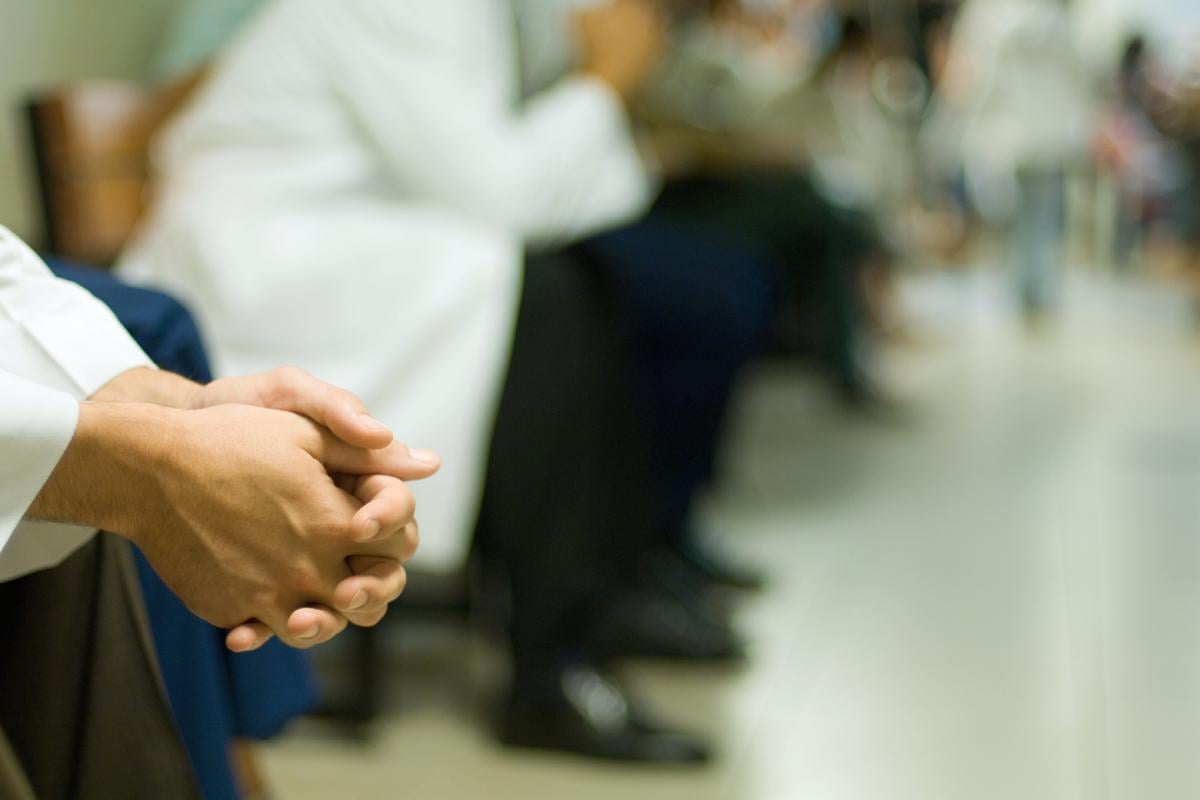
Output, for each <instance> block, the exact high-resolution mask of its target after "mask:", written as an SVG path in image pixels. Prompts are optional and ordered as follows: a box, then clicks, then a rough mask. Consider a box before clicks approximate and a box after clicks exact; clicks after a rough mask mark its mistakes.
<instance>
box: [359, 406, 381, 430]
mask: <svg viewBox="0 0 1200 800" xmlns="http://www.w3.org/2000/svg"><path fill="white" fill-rule="evenodd" d="M358 421H359V424H361V425H362V426H363V427H364V428H370V429H371V430H373V431H386V430H387V429H388V428H387V426H386V425H384V424H383V423H382V422H380V421H379V420H377V419H375V418H374V417H372V416H371V415H370V414H368V413H366V412H365V411H364V412H362V413H360V414H359V415H358Z"/></svg>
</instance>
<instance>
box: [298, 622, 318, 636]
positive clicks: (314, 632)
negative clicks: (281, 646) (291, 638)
mask: <svg viewBox="0 0 1200 800" xmlns="http://www.w3.org/2000/svg"><path fill="white" fill-rule="evenodd" d="M320 632H321V626H320V625H318V624H317V623H315V622H314V623H313V624H312V625H310V626H309V627H308V630H306V631H305V632H304V633H300V634H297V635H296V638H297V639H315V638H317V634H318V633H320Z"/></svg>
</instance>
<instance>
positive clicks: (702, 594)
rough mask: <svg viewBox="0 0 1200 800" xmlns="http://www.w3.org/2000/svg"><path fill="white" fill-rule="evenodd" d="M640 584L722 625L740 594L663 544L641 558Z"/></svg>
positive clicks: (735, 604)
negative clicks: (660, 592) (661, 592)
mask: <svg viewBox="0 0 1200 800" xmlns="http://www.w3.org/2000/svg"><path fill="white" fill-rule="evenodd" d="M640 585H641V586H643V587H646V588H648V589H650V590H652V591H663V592H666V593H667V594H669V595H670V596H672V597H674V598H675V599H676V600H679V601H680V602H681V603H683V604H684V605H685V606H688V607H689V608H691V609H693V610H695V611H696V613H698V614H700V616H702V617H705V618H706V619H709V620H712V621H714V622H717V623H719V624H724V625H728V624H730V622H731V620H732V618H733V612H734V609H735V608H736V607H737V602H736V601H737V600H738V595H739V594H740V593H739V592H736V591H734V590H731V589H730V588H729V587H727V586H723V585H721V584H719V583H717V582H716V581H713V580H711V579H710V578H709V577H708V576H707V575H705V574H704V573H702V572H701V571H700V570H699V569H697V568H696V567H695V566H693V565H692V562H691V561H689V560H688V559H686V558H684V557H683V555H681V554H680V553H679V551H678V550H676V549H675V548H674V547H668V546H666V545H664V546H662V547H655V548H654V549H652V550H650V551H648V552H647V553H646V554H645V555H644V556H643V557H642V564H641V571H640Z"/></svg>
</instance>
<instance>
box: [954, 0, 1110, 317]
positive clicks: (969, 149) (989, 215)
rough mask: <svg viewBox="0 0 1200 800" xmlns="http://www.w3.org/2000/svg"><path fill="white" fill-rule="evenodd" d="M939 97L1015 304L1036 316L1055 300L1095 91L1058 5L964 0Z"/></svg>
mask: <svg viewBox="0 0 1200 800" xmlns="http://www.w3.org/2000/svg"><path fill="white" fill-rule="evenodd" d="M949 59H950V60H949V64H948V65H947V66H946V68H945V69H946V71H947V74H946V77H945V81H944V83H943V84H942V87H941V91H942V93H943V97H944V99H945V101H946V103H947V104H949V105H950V106H952V107H953V108H954V109H955V110H956V112H957V113H958V114H960V115H961V116H962V118H963V121H962V158H963V167H964V173H965V176H966V179H967V185H968V187H969V189H970V191H971V195H972V198H973V202H974V204H975V206H976V208H977V209H978V210H979V212H980V214H981V215H982V216H983V218H984V219H985V220H987V222H988V223H989V224H990V225H992V226H995V227H999V228H1003V229H1005V230H1007V231H1008V234H1007V238H1008V249H1009V259H1010V260H1011V263H1012V265H1013V266H1012V268H1013V273H1014V275H1013V280H1014V284H1015V286H1016V289H1017V297H1018V301H1019V303H1020V308H1021V309H1022V312H1023V313H1024V314H1025V316H1026V318H1028V319H1030V320H1037V319H1039V318H1041V317H1042V316H1043V315H1044V314H1047V313H1050V312H1052V311H1053V310H1054V309H1055V308H1056V306H1057V305H1058V303H1059V301H1060V294H1061V284H1062V272H1063V260H1064V249H1063V248H1064V241H1063V236H1064V234H1065V230H1066V213H1067V212H1066V205H1065V203H1066V185H1067V177H1068V174H1069V173H1070V172H1071V171H1073V170H1075V169H1076V168H1078V167H1080V166H1082V165H1083V161H1084V159H1085V157H1086V156H1087V154H1088V145H1089V143H1090V140H1091V136H1092V131H1093V130H1094V119H1093V97H1092V95H1093V92H1094V91H1095V86H1094V84H1093V81H1092V79H1091V76H1090V75H1089V74H1088V73H1087V70H1086V67H1085V64H1084V61H1083V57H1082V55H1081V53H1080V51H1079V48H1078V46H1077V44H1076V42H1075V33H1074V31H1073V30H1072V28H1071V25H1070V21H1069V17H1068V14H1067V4H1066V3H1065V2H1063V1H1062V0H968V2H966V3H965V4H964V6H963V8H962V9H961V11H960V16H959V19H958V22H957V24H956V26H955V29H954V33H953V34H952V40H951V43H950V55H949Z"/></svg>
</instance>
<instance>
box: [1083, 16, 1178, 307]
mask: <svg viewBox="0 0 1200 800" xmlns="http://www.w3.org/2000/svg"><path fill="white" fill-rule="evenodd" d="M1197 60H1198V61H1200V59H1197ZM1173 61H1174V62H1176V63H1174V64H1173V63H1172V62H1173ZM1198 74H1200V69H1193V68H1192V67H1191V66H1190V64H1189V59H1188V58H1187V57H1184V58H1182V59H1180V58H1179V57H1178V55H1176V56H1175V57H1174V58H1172V57H1170V56H1168V55H1167V53H1165V52H1164V48H1163V46H1162V45H1161V44H1159V43H1156V41H1154V40H1152V39H1151V38H1150V37H1149V36H1148V35H1141V34H1139V35H1136V36H1133V37H1131V38H1130V39H1129V41H1128V42H1127V43H1126V46H1125V48H1124V51H1123V52H1122V56H1121V61H1120V64H1119V67H1118V71H1117V76H1116V81H1115V87H1114V97H1113V103H1112V109H1111V111H1110V112H1109V114H1108V118H1107V119H1106V120H1105V124H1104V125H1103V126H1102V130H1101V136H1100V137H1099V144H1100V154H1101V157H1102V160H1103V162H1104V163H1105V164H1106V165H1107V166H1108V167H1109V168H1110V169H1111V170H1112V172H1113V174H1114V175H1115V176H1116V177H1117V180H1118V182H1119V185H1120V189H1121V200H1122V206H1121V212H1122V213H1121V219H1120V222H1119V224H1120V228H1119V237H1118V242H1117V245H1118V258H1119V260H1120V263H1122V264H1128V263H1129V262H1130V261H1131V260H1132V258H1133V256H1134V254H1135V249H1136V248H1137V246H1138V245H1139V244H1144V246H1145V256H1146V259H1147V261H1148V262H1149V263H1148V266H1149V267H1150V268H1151V269H1152V270H1154V272H1155V273H1158V274H1161V275H1162V276H1163V277H1167V278H1169V279H1173V280H1180V279H1182V281H1183V282H1185V283H1186V284H1188V285H1189V286H1190V288H1191V289H1192V291H1193V292H1196V290H1198V289H1200V91H1198V90H1197V89H1196V87H1197V86H1198V85H1200V81H1198V80H1197V78H1196V76H1197V75H1198ZM1196 293H1197V296H1200V292H1196Z"/></svg>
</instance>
